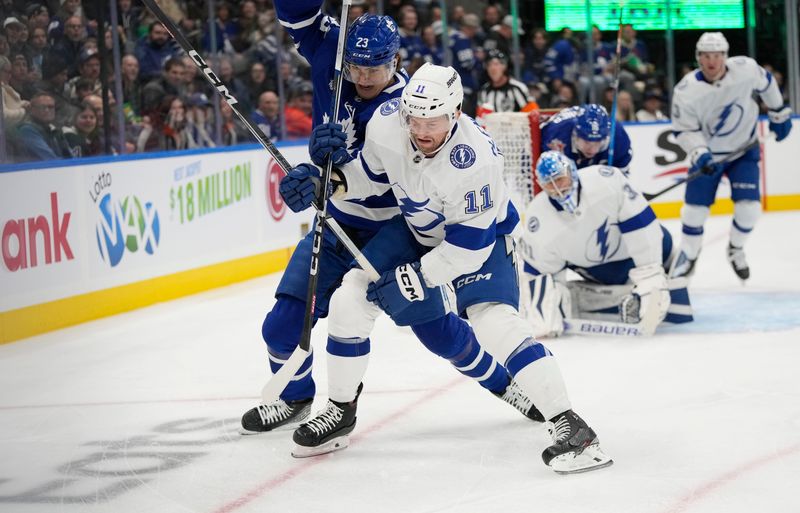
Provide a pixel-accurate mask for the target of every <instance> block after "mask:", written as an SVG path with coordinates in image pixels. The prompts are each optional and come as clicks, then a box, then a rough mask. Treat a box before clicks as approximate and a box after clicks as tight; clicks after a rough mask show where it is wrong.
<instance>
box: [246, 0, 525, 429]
mask: <svg viewBox="0 0 800 513" xmlns="http://www.w3.org/2000/svg"><path fill="white" fill-rule="evenodd" d="M275 7H276V10H277V14H278V17H279V19H280V22H281V24H282V25H283V26H284V27H285V28H286V29H287V31H288V32H289V34H290V35H291V36H292V38H293V39H294V41H295V43H296V44H297V47H298V50H299V52H300V54H301V55H302V56H303V57H305V58H306V59H307V60H308V62H309V63H310V64H311V77H312V81H313V84H314V100H313V101H314V107H313V119H314V124H315V128H314V131H313V132H312V135H311V138H310V141H309V152H310V155H311V158H312V161H314V162H315V163H317V164H318V165H320V166H321V165H324V164H325V162H326V159H327V158H328V155H329V154H330V155H331V158H332V159H333V160H334V162H336V163H337V164H341V163H343V162H346V161H347V160H349V159H350V158H351V152H353V151H355V150H357V149H359V148H360V147H361V145H362V144H363V140H364V135H365V130H366V123H367V121H368V119H369V118H370V116H371V115H372V114H373V112H374V110H375V109H376V108H377V107H378V106H379V105H381V104H382V103H384V102H385V101H386V100H389V99H391V98H397V97H399V95H400V93H401V92H402V90H403V88H404V86H405V85H406V83H407V80H408V78H407V76H406V74H405V72H404V71H403V70H402V69H401V68H400V66H399V55H398V48H399V38H398V33H397V27H396V26H395V24H394V21H393V20H392V19H391V18H389V17H387V16H373V15H364V16H362V17H360V18H358V19H357V20H355V21H354V22H353V24H352V26H351V28H350V31H349V33H348V36H347V41H346V47H345V66H344V70H343V71H344V76H345V78H346V79H347V80H345V81H343V83H342V94H341V108H340V119H338V120H336V121H337V123H332V122H331V121H332V120H330V113H331V112H332V111H333V108H332V105H331V102H332V98H333V94H332V84H333V76H334V61H335V56H336V46H337V39H338V34H339V26H338V24H337V23H336V22H335V21H334V20H333V19H331V18H330V17H328V16H325V15H323V14H322V13H321V12H320V10H319V8H320V2H319V1H316V0H314V1H311V0H306V1H297V0H293V1H276V2H275ZM322 148H327V150H325V151H323V150H322ZM315 170H316V168H315V167H314V166H312V165H309V164H304V165H301V166H299V167H298V168H295V170H294V171H293V175H294V178H295V179H297V178H302V177H303V176H306V177H308V175H309V174H311V173H313V172H314V171H315ZM312 189H313V186H312ZM283 192H285V191H282V193H283ZM309 194H310V195H311V196H313V195H314V191H313V190H311V191H310V190H308V189H294V190H292V191H291V193H290V195H285V199H286V202H287V205H289V207H290V208H294V203H295V202H296V201H298V200H300V199H303V198H304V197H307V195H309ZM328 213H329V214H330V215H331V216H332V217H334V218H335V219H336V220H337V221H338V222H339V224H340V225H341V226H342V228H343V229H344V230H345V231H346V232H347V233H348V234H349V236H350V237H351V239H353V242H354V243H355V244H356V245H357V246H358V247H359V248H360V249H361V250H362V252H363V253H364V255H365V256H366V257H367V259H368V260H369V261H370V262H371V263H372V264H373V266H374V267H376V269H378V270H383V269H386V268H390V267H393V266H394V265H395V263H394V261H395V259H397V258H402V254H399V255H396V254H393V253H392V252H391V251H388V249H391V245H390V243H391V240H392V235H393V231H396V230H397V226H398V225H399V226H401V227H402V228H403V229H405V228H404V227H403V226H402V225H400V224H399V223H398V221H399V222H400V223H402V218H399V219H393V218H395V216H397V215H398V214H399V213H400V210H399V208H398V207H397V202H396V200H395V198H394V195H393V194H392V192H391V191H386V192H385V193H384V194H380V195H376V196H370V197H367V198H362V199H360V200H358V201H338V200H336V199H332V200H331V201H330V202H329V204H328ZM379 232H380V233H382V234H383V237H382V238H381V239H376V240H375V241H374V242H372V241H373V239H375V234H376V233H379ZM312 236H313V233H310V234H309V235H308V236H307V237H306V238H304V239H303V240H302V241H301V242H300V243H299V244H298V245H297V248H296V249H295V252H294V253H293V255H292V258H291V259H290V261H289V264H288V266H287V268H286V271H285V272H284V275H283V277H282V279H281V282H280V284H279V285H278V288H277V291H276V294H275V295H276V303H275V305H274V307H273V308H272V310H271V311H270V312H269V313H268V314H267V316H266V318H265V319H264V323H263V326H262V337H263V339H264V341H265V342H266V344H267V350H268V353H269V363H270V367H271V368H272V370H273V372H277V370H278V369H280V367H281V366H282V365H283V363H284V362H285V361H286V360H287V359H288V358H289V356H290V355H291V353H292V352H293V351H294V349H295V348H296V347H297V345H298V343H299V338H300V332H301V330H302V325H303V318H304V313H305V309H306V305H305V297H306V291H307V287H308V278H309V267H310V258H311V256H310V255H311V245H312V239H313V237H312ZM387 240H388V241H389V244H388V245H389V248H387V242H386V241H387ZM352 265H354V264H353V258H352V256H351V255H350V254H349V253H348V252H347V251H346V250H345V249H344V248H343V246H342V245H341V244H340V243H339V242H338V241H337V240H336V238H335V236H334V235H333V234H332V233H330V232H326V233H325V237H324V240H323V247H322V250H321V254H320V266H319V267H320V269H321V271H320V276H319V282H318V293H317V303H316V305H315V312H314V314H315V319H316V318H320V317H325V316H326V315H327V314H328V306H329V301H330V296H331V294H332V293H333V291H334V290H335V289H336V287H338V286H339V283H340V282H341V279H342V276H344V274H345V273H346V272H347V271H348V270H349V269H350V267H352ZM428 328H429V329H427V330H421V331H419V333H418V335H419V336H420V337H421V338H424V337H425V336H426V335H427V337H428V338H427V339H425V340H423V343H424V344H425V345H426V347H429V348H431V350H432V351H434V352H435V353H436V354H439V355H440V356H443V357H445V358H447V359H448V360H450V361H451V363H452V364H453V365H455V366H456V367H463V369H462V370H461V371H462V373H464V374H465V375H467V376H470V377H473V378H475V379H476V380H477V381H479V382H480V384H481V385H482V386H484V387H486V388H487V389H489V390H490V391H492V392H494V393H495V394H496V395H497V396H498V397H500V398H502V399H503V400H505V401H507V402H512V404H513V405H514V406H516V407H518V409H520V410H521V411H523V413H525V414H526V415H529V416H530V415H532V416H533V417H535V416H536V415H537V414H538V412H536V411H535V408H534V407H533V406H532V405H530V404H526V403H524V402H520V400H519V397H518V396H519V395H518V394H516V393H515V388H514V387H513V386H512V385H511V383H510V378H509V376H508V373H507V371H506V370H505V369H504V368H503V367H501V366H497V365H495V362H494V360H493V358H492V357H491V356H489V355H488V354H487V353H485V352H484V351H482V350H481V348H480V346H479V345H478V344H477V343H475V344H474V345H473V346H472V348H471V349H470V351H467V352H465V353H463V354H461V353H459V354H450V353H446V352H444V351H443V350H442V349H441V348H440V347H438V346H436V344H437V343H438V342H439V341H440V340H446V339H447V338H452V337H455V336H456V335H459V334H461V333H463V332H464V331H467V332H469V331H471V330H470V329H469V327H468V326H467V325H466V324H459V323H456V322H449V323H444V324H442V325H439V326H437V327H436V328H441V329H431V328H430V327H428ZM444 329H448V330H452V333H450V334H448V333H444V332H443V331H442V330H444ZM350 349H352V347H351V348H350ZM361 350H365V349H364V348H361ZM312 360H313V353H312V354H311V355H309V356H308V358H307V360H306V361H305V362H304V363H303V365H302V366H301V368H300V369H299V370H298V372H297V374H296V375H295V376H294V378H293V379H292V381H291V382H290V384H289V385H288V386H287V387H286V389H285V390H284V391H283V393H282V394H281V396H280V399H279V400H278V401H277V402H275V403H273V404H263V405H259V406H257V407H256V408H253V409H251V410H249V411H247V412H246V413H245V414H244V416H243V417H242V433H243V434H254V433H261V432H265V431H271V430H272V429H275V428H276V427H280V426H283V425H286V424H289V423H294V422H299V421H302V420H304V419H305V418H306V417H307V416H308V414H309V413H310V408H311V403H312V401H313V398H314V394H315V391H316V387H315V384H314V380H313V378H312V375H311V366H312ZM515 398H517V399H516V400H515Z"/></svg>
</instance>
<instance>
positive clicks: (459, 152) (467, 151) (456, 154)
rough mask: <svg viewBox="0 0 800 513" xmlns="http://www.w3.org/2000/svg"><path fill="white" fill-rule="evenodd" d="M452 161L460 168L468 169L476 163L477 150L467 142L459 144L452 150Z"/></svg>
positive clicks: (454, 165)
mask: <svg viewBox="0 0 800 513" xmlns="http://www.w3.org/2000/svg"><path fill="white" fill-rule="evenodd" d="M450 163H451V164H452V165H453V167H456V168H458V169H466V168H468V167H470V166H471V165H472V164H474V163H475V150H473V149H472V148H471V147H470V146H467V145H466V144H457V145H456V146H455V147H454V148H453V149H452V151H451V152H450Z"/></svg>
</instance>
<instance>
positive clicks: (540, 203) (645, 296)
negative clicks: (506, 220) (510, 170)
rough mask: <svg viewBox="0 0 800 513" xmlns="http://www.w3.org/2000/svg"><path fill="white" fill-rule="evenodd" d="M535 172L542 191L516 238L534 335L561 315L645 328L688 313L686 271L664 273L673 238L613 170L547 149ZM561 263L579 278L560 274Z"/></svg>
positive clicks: (554, 329)
mask: <svg viewBox="0 0 800 513" xmlns="http://www.w3.org/2000/svg"><path fill="white" fill-rule="evenodd" d="M535 173H536V180H537V181H538V183H539V185H540V187H541V188H542V190H543V192H545V194H538V195H537V196H536V197H535V198H534V199H533V201H531V203H530V204H529V205H528V207H527V210H526V212H525V213H526V216H525V219H526V227H525V230H524V232H523V235H522V239H521V242H520V245H521V248H522V255H523V259H524V261H525V262H524V269H525V276H526V277H527V278H528V279H529V280H530V287H531V304H530V307H529V308H528V317H529V319H530V320H531V322H532V324H533V326H534V333H535V334H536V336H558V335H560V334H561V333H562V332H563V331H564V323H565V320H566V319H567V318H574V319H596V320H610V321H621V322H622V323H624V324H635V325H637V326H638V327H639V329H637V330H636V331H634V333H642V334H645V335H648V334H652V333H653V332H654V331H655V329H656V326H657V325H658V324H659V323H660V322H662V321H663V320H666V321H667V322H672V323H680V322H689V321H691V320H692V315H691V306H690V305H689V295H688V292H687V290H686V281H687V280H686V278H678V279H675V280H673V281H674V282H676V283H668V280H667V275H666V269H665V267H664V266H665V265H666V264H667V262H668V261H669V257H670V253H671V250H672V237H671V236H670V234H669V232H668V231H667V230H666V229H664V228H663V227H662V226H661V225H660V223H659V222H658V220H656V216H655V213H653V210H652V209H651V208H650V205H648V204H647V201H645V199H644V198H643V197H642V195H641V194H639V193H638V192H637V191H636V190H634V189H633V187H631V184H630V183H629V182H628V179H627V178H626V177H625V175H624V174H623V173H622V171H621V170H620V169H618V168H615V167H610V166H604V165H598V166H589V167H585V168H582V169H577V167H576V165H575V162H573V161H572V160H571V159H570V158H569V157H567V156H565V155H564V154H563V153H561V152H557V151H546V152H544V153H542V155H541V156H540V157H539V160H538V161H537V163H536V171H535ZM567 269H571V270H573V271H575V272H576V273H578V274H579V275H580V276H581V277H582V278H583V279H582V280H570V281H567V279H566V274H567ZM585 325H586V326H588V327H591V326H592V324H591V323H589V322H587V323H585Z"/></svg>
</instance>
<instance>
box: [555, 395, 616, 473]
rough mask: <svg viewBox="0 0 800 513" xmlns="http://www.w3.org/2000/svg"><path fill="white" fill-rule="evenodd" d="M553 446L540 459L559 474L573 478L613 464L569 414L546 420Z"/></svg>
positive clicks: (589, 430) (591, 433) (590, 431)
mask: <svg viewBox="0 0 800 513" xmlns="http://www.w3.org/2000/svg"><path fill="white" fill-rule="evenodd" d="M550 422H551V423H552V424H551V426H550V427H549V428H548V429H549V430H550V435H551V436H552V437H553V445H551V446H550V447H548V448H547V449H545V450H544V452H543V453H542V459H543V460H544V462H545V464H546V465H549V466H550V467H552V468H553V470H555V471H556V472H557V473H559V474H577V473H579V472H588V471H590V470H597V469H601V468H604V467H608V466H610V465H611V464H612V463H614V461H613V460H612V459H611V458H609V457H608V456H606V455H605V453H603V451H602V449H600V442H599V440H598V439H597V435H596V434H595V432H594V430H593V429H592V428H590V427H589V426H587V425H586V422H584V421H583V419H582V418H580V417H579V416H578V414H577V413H575V412H574V411H572V410H567V411H565V412H564V413H562V414H560V415H556V416H555V417H553V418H552V419H550Z"/></svg>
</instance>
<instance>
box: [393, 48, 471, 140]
mask: <svg viewBox="0 0 800 513" xmlns="http://www.w3.org/2000/svg"><path fill="white" fill-rule="evenodd" d="M463 101H464V88H463V87H462V86H461V77H460V76H459V75H458V72H457V71H456V70H455V69H453V68H452V67H451V66H447V67H444V66H436V65H435V64H431V63H429V62H426V63H425V64H423V65H422V66H421V67H420V68H419V69H418V70H417V72H416V73H414V76H412V77H411V79H410V80H409V81H408V85H407V86H406V88H405V89H403V96H402V101H401V104H400V118H401V119H402V120H404V121H406V120H407V119H408V117H414V118H436V117H439V116H443V115H446V116H447V120H448V121H449V122H450V125H451V126H452V124H453V122H454V121H455V119H456V115H457V114H458V112H459V111H460V110H461V103H462V102H463Z"/></svg>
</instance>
